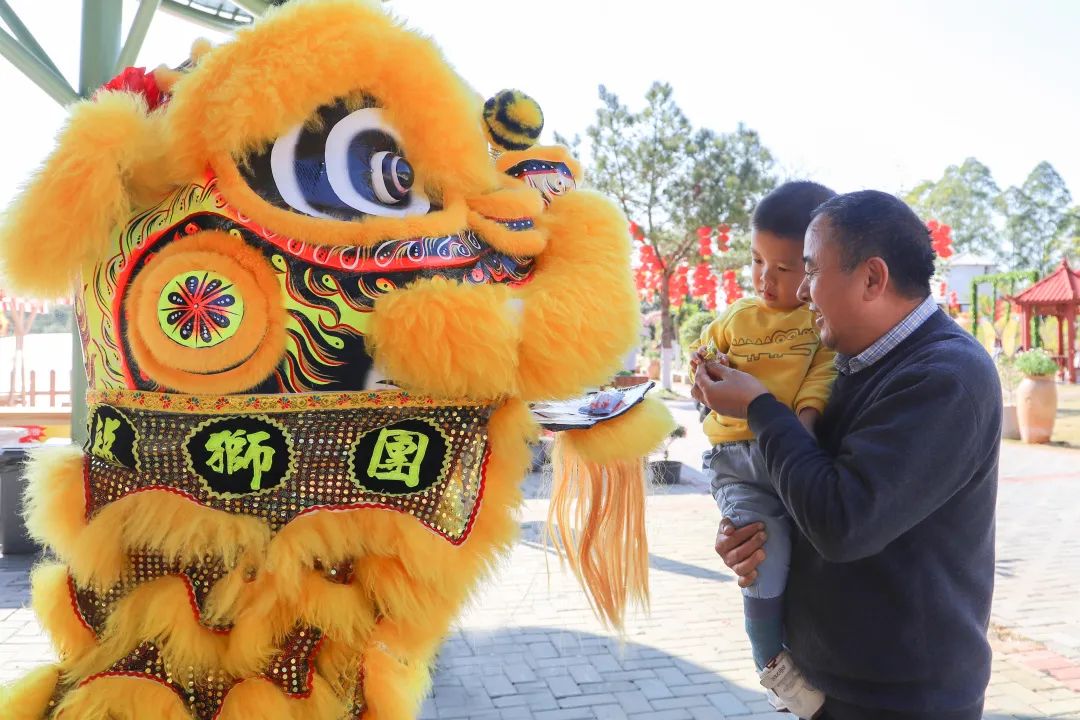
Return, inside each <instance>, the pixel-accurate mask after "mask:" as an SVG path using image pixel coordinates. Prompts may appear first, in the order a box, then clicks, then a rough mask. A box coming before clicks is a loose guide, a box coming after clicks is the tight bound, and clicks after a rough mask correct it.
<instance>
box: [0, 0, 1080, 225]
mask: <svg viewBox="0 0 1080 720" xmlns="http://www.w3.org/2000/svg"><path fill="white" fill-rule="evenodd" d="M10 4H11V5H12V7H13V8H14V9H15V10H16V12H18V13H19V14H20V16H21V17H22V18H23V20H24V22H25V24H26V25H27V26H28V27H29V28H30V30H31V32H33V33H34V34H35V35H36V36H37V38H38V40H39V41H40V42H41V44H42V45H43V46H44V47H45V48H46V50H47V51H49V53H50V55H52V57H53V58H54V60H55V61H56V62H57V64H58V65H59V66H60V68H61V70H62V71H64V72H65V74H67V76H68V78H69V79H70V80H71V81H72V83H73V84H74V83H75V81H76V79H77V78H76V77H75V76H76V67H77V48H78V37H79V16H80V7H81V2H80V0H10ZM136 6H137V3H136V2H135V1H134V0H125V15H126V18H127V19H128V20H130V18H131V17H132V16H133V15H134V11H135V8H136ZM386 6H387V7H388V8H389V9H390V10H392V11H393V12H395V13H396V14H397V15H398V16H399V17H402V18H403V19H405V20H406V21H407V22H408V23H409V24H410V25H411V26H412V27H415V28H417V29H420V30H422V31H423V32H425V33H426V34H428V35H431V36H432V37H434V38H435V40H436V41H437V43H438V44H439V45H440V46H441V47H442V48H443V51H444V53H445V54H446V56H447V58H448V59H449V61H450V62H451V64H453V65H454V66H455V67H456V68H457V70H458V71H459V73H460V74H461V75H462V76H463V77H464V78H465V79H466V80H467V81H468V82H469V83H470V84H471V85H472V86H473V87H475V88H476V89H477V90H478V91H479V92H481V93H482V94H484V95H485V96H490V95H492V94H494V93H495V92H497V91H498V90H500V89H503V88H507V87H514V88H518V89H521V90H523V91H525V92H527V93H528V94H530V95H532V96H533V97H534V98H536V99H537V100H538V101H539V102H540V104H541V106H542V107H543V109H544V113H545V117H546V121H547V124H546V129H545V135H546V137H545V138H544V139H545V140H548V141H550V140H551V134H552V132H553V131H558V132H559V133H561V134H563V135H567V136H572V135H574V134H575V133H578V134H582V135H584V130H585V128H586V127H587V126H588V125H589V123H590V122H591V121H592V120H593V118H594V116H595V112H596V108H597V107H598V105H599V100H598V97H597V88H598V86H599V85H600V84H603V85H606V86H607V88H608V89H609V90H611V91H614V92H615V93H617V94H618V95H619V96H620V98H621V99H622V100H623V101H624V102H625V103H627V104H629V105H630V106H631V107H632V108H636V107H639V106H640V105H641V103H642V102H643V98H644V93H645V90H646V89H647V88H648V86H649V85H650V84H651V83H652V82H654V81H656V80H661V81H666V82H669V83H671V84H672V85H673V87H674V89H675V98H676V101H677V102H678V103H679V104H680V105H681V107H682V108H683V110H684V111H685V112H686V114H687V116H688V117H689V119H690V121H691V122H692V123H693V124H694V125H696V126H701V127H710V128H712V129H714V130H716V131H718V132H725V131H731V130H734V129H735V128H736V126H737V125H738V123H740V122H741V123H744V124H745V125H747V126H748V127H751V128H753V129H755V130H757V131H758V132H759V133H760V134H761V138H762V141H763V142H764V144H765V145H766V146H767V147H768V148H769V149H770V150H771V151H772V152H773V154H774V156H775V157H776V159H777V161H778V163H779V166H780V170H781V173H782V174H783V175H784V176H785V177H800V178H809V179H813V180H816V181H818V182H822V183H825V184H827V185H829V186H831V187H832V188H833V189H835V190H838V191H841V192H844V191H851V190H857V189H861V188H869V187H872V188H877V189H881V190H886V191H890V192H901V191H904V190H907V189H910V188H911V187H913V186H914V185H916V184H917V183H919V182H920V181H922V180H927V179H937V178H939V177H940V176H941V174H942V172H943V171H944V169H945V168H946V166H948V165H951V164H959V163H961V162H963V160H964V159H965V158H966V157H969V156H974V157H976V158H978V159H979V160H981V161H982V162H983V163H985V164H986V165H988V166H989V167H990V169H991V171H992V172H993V174H994V177H995V179H996V180H997V182H998V184H999V185H1000V186H1001V187H1002V188H1005V187H1008V186H1010V185H1018V184H1020V183H1022V182H1023V180H1024V178H1025V177H1026V176H1027V174H1028V173H1029V172H1030V171H1031V169H1032V168H1034V167H1035V165H1036V164H1037V163H1039V162H1041V161H1043V160H1046V161H1049V162H1050V163H1052V164H1053V165H1054V167H1055V168H1056V169H1057V170H1058V172H1059V173H1060V174H1061V175H1062V176H1063V177H1064V178H1065V181H1066V183H1067V184H1068V185H1069V187H1070V189H1071V190H1072V192H1073V195H1074V200H1075V201H1076V202H1080V139H1078V137H1080V135H1078V133H1080V82H1078V80H1077V71H1078V70H1080V43H1077V42H1076V40H1075V38H1076V36H1077V31H1078V30H1080V2H1076V1H1075V0H978V1H976V0H934V1H932V0H903V1H901V0H875V1H873V2H867V1H866V0H860V1H856V0H816V1H815V2H806V1H805V0H739V1H738V2H732V1H729V0H549V2H547V3H536V2H534V1H529V2H526V1H525V0H456V1H450V0H390V1H389V2H387V3H386ZM196 37H209V38H210V39H212V40H214V41H222V40H224V36H222V35H219V34H215V33H212V32H210V31H207V30H205V29H204V28H201V27H197V26H195V25H192V24H191V23H189V22H186V21H184V20H180V19H177V18H174V17H172V16H169V15H166V14H164V13H160V12H159V13H158V15H157V16H156V18H155V20H154V23H153V24H152V26H151V29H150V34H149V37H148V38H147V41H146V44H145V45H144V47H143V51H142V53H141V54H140V57H139V61H138V64H142V65H146V66H149V67H154V66H156V65H158V64H160V63H166V64H169V65H176V64H178V63H179V62H181V61H182V60H183V59H184V58H185V57H186V56H187V50H188V48H189V47H190V45H191V42H192V40H194V39H195V38H196ZM0 89H2V92H3V95H4V96H5V106H6V107H7V108H8V111H7V112H6V113H5V118H4V121H3V127H4V130H5V131H6V132H5V133H4V141H3V146H2V147H3V162H2V163H0V204H2V203H3V200H4V198H8V197H11V196H12V194H13V193H14V192H15V191H16V188H17V187H18V185H19V184H20V183H21V182H23V181H24V180H25V179H26V178H27V177H28V176H29V174H30V173H31V172H32V171H33V169H34V168H35V167H36V166H37V165H38V164H39V163H40V162H41V161H42V160H43V159H44V157H45V155H46V154H47V153H48V152H49V150H50V148H51V146H52V143H53V138H54V136H55V134H56V132H57V130H58V129H59V128H60V126H61V124H62V122H63V118H64V112H63V110H62V109H61V108H60V107H59V106H58V105H56V103H55V102H54V101H53V100H51V99H50V98H48V97H47V96H46V95H45V94H44V93H42V92H41V91H40V90H38V89H37V88H36V87H35V86H34V85H33V84H32V83H31V82H30V81H29V80H27V79H26V78H24V77H22V75H20V74H19V73H18V71H16V70H15V69H14V68H12V67H11V66H10V65H8V64H7V63H6V62H3V61H2V60H0Z"/></svg>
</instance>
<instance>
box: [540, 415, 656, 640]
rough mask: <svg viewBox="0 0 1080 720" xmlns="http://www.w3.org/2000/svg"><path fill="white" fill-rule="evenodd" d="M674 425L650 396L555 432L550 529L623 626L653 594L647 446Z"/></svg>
mask: <svg viewBox="0 0 1080 720" xmlns="http://www.w3.org/2000/svg"><path fill="white" fill-rule="evenodd" d="M674 427H675V421H674V420H673V419H672V417H671V413H670V412H668V410H667V408H666V407H664V405H663V403H661V402H659V401H657V400H653V399H651V398H650V399H647V400H645V401H644V402H642V403H641V404H640V405H638V406H637V407H635V408H633V409H631V410H629V411H628V412H626V413H625V414H624V415H622V416H621V417H618V418H615V419H614V420H609V421H607V422H603V423H600V424H598V425H596V426H594V427H593V428H590V429H588V430H571V431H567V432H561V433H558V434H557V435H556V439H555V446H554V450H553V458H552V459H553V463H552V465H553V481H552V491H551V504H550V505H549V508H548V525H547V529H548V536H549V537H551V538H554V539H555V540H556V541H557V542H556V543H555V547H556V551H557V552H558V553H559V556H560V558H561V559H565V560H566V562H567V564H568V565H569V566H570V570H571V571H572V572H573V573H574V575H575V576H576V577H577V579H578V581H579V582H580V583H581V584H582V586H583V587H584V588H585V590H586V594H587V595H588V597H589V601H590V603H591V604H592V606H593V609H594V610H595V611H596V613H597V615H598V616H599V617H600V619H601V620H602V621H603V622H605V623H606V624H608V625H610V626H611V627H614V628H616V629H619V630H621V629H622V626H623V618H624V615H625V611H626V607H627V605H628V604H629V603H630V602H634V603H636V604H638V605H640V606H641V607H645V606H647V605H648V600H649V549H648V544H647V541H646V538H645V490H646V485H647V482H646V479H645V467H644V461H643V458H642V457H641V456H640V455H639V454H640V453H641V451H642V449H649V450H651V449H652V448H654V447H656V446H657V445H658V444H660V442H661V441H662V440H663V439H664V438H665V437H666V436H667V435H668V433H670V432H671V430H672V429H674Z"/></svg>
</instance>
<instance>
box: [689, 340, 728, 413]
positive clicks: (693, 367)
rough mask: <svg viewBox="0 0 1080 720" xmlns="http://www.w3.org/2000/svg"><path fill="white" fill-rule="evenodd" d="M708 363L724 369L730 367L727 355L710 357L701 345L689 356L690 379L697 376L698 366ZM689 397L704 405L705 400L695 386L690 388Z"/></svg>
mask: <svg viewBox="0 0 1080 720" xmlns="http://www.w3.org/2000/svg"><path fill="white" fill-rule="evenodd" d="M709 363H719V364H721V365H723V366H724V367H731V361H730V360H728V356H727V355H725V354H724V353H716V354H715V355H711V357H710V352H709V348H708V347H707V346H705V345H702V346H701V347H699V348H698V349H697V350H695V351H694V353H693V355H691V356H690V377H694V376H695V375H697V371H698V368H699V367H700V366H702V365H708V364H709ZM690 397H692V398H694V399H695V400H697V401H698V402H699V403H705V399H704V398H703V397H702V395H701V390H699V389H698V386H697V385H696V384H695V385H691V386H690Z"/></svg>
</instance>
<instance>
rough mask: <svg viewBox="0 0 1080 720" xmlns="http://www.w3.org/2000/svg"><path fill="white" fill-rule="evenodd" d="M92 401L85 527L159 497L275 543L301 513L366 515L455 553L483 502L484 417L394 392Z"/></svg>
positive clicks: (472, 409)
mask: <svg viewBox="0 0 1080 720" xmlns="http://www.w3.org/2000/svg"><path fill="white" fill-rule="evenodd" d="M105 399H108V400H113V401H114V403H115V404H114V403H109V404H100V401H101V400H105ZM90 400H91V401H92V402H94V401H99V404H92V405H91V407H90V416H89V417H90V419H89V440H88V442H87V483H88V488H87V490H88V497H89V506H88V508H87V513H88V515H89V516H93V515H94V513H96V512H97V511H99V510H100V509H101V508H102V507H104V506H105V505H107V504H109V503H111V502H115V501H116V500H119V499H120V498H122V497H124V496H126V495H130V494H132V493H135V492H139V491H142V490H149V489H165V490H169V491H171V492H175V493H179V494H182V495H184V496H186V497H188V498H190V499H191V500H193V501H194V502H197V503H199V504H201V505H205V506H207V507H212V508H216V509H219V510H224V511H226V512H230V513H236V514H242V515H253V516H257V517H260V518H263V519H264V520H266V522H267V523H268V524H269V525H270V527H271V530H272V531H273V532H276V531H278V530H280V529H281V528H282V527H284V526H285V525H286V524H288V523H289V522H290V521H291V520H292V519H293V518H295V517H297V516H298V515H301V514H304V513H308V512H315V511H318V510H346V509H353V508H362V507H373V508H387V509H391V510H396V511H399V512H403V513H407V514H409V515H412V516H413V517H415V518H416V519H417V520H419V521H420V522H422V523H424V524H425V525H426V526H428V527H429V528H431V529H432V530H434V531H435V532H437V533H438V534H440V535H442V536H443V537H445V538H446V539H447V540H449V541H450V542H452V543H454V544H458V543H461V542H463V541H464V540H465V538H466V537H467V536H468V532H469V528H470V527H471V525H472V521H473V517H474V515H475V513H476V510H477V507H478V506H479V502H480V498H481V495H482V493H483V479H484V468H485V461H486V457H487V450H488V448H487V443H488V437H487V423H488V420H489V418H490V416H491V412H492V410H493V407H492V406H482V405H468V404H454V405H441V404H438V403H436V402H434V401H432V400H430V399H417V398H412V397H410V396H408V395H406V394H404V393H400V392H389V393H363V394H345V395H333V396H316V397H306V396H301V397H300V398H290V397H289V396H273V397H271V396H236V397H232V396H226V397H221V398H199V397H194V396H167V395H166V396H163V395H160V394H157V395H155V394H150V393H147V394H140V393H123V394H118V393H115V392H114V393H111V394H110V395H109V397H107V398H106V397H105V396H103V395H102V394H101V393H96V394H94V395H92V396H91V398H90Z"/></svg>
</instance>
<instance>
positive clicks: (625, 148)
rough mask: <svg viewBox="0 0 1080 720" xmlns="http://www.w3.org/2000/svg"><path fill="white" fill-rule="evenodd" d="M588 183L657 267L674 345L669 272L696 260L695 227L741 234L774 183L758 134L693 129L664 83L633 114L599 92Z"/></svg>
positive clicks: (668, 338) (664, 322) (666, 340)
mask: <svg viewBox="0 0 1080 720" xmlns="http://www.w3.org/2000/svg"><path fill="white" fill-rule="evenodd" d="M586 135H587V137H588V139H589V141H590V144H591V157H592V168H591V170H590V173H589V178H590V183H591V184H592V186H593V187H594V188H596V189H597V190H599V191H600V192H603V193H605V194H607V195H609V196H611V197H612V198H614V199H615V201H616V202H617V203H618V204H619V205H620V207H622V209H623V211H624V212H625V213H626V215H627V217H629V218H630V219H631V220H632V221H634V222H636V223H637V224H638V225H640V226H641V227H642V229H643V230H644V232H645V237H646V241H647V242H648V243H649V244H651V245H652V246H653V248H654V249H655V250H656V255H657V257H658V258H659V259H660V261H661V263H662V264H663V267H664V270H663V274H662V276H661V283H660V292H659V309H660V312H661V342H662V343H663V344H664V345H670V344H672V343H673V342H674V341H675V327H674V322H673V319H672V317H671V311H670V305H669V300H668V286H669V280H670V277H671V274H672V273H673V272H674V271H675V268H676V267H677V266H678V265H679V263H680V262H690V263H691V264H693V262H695V261H696V256H697V246H698V242H697V234H696V230H697V228H698V227H701V226H703V225H707V226H710V227H713V226H716V225H718V224H720V223H727V224H728V225H730V226H731V227H732V229H733V230H736V231H737V230H744V231H745V229H746V225H747V223H748V221H749V216H750V212H751V210H752V209H753V206H754V204H755V203H757V201H758V200H759V199H760V198H761V196H762V195H764V194H765V193H767V192H768V191H769V190H770V189H772V187H773V186H774V185H775V178H774V177H773V166H774V161H773V157H772V154H771V153H770V152H769V151H768V149H766V148H765V147H764V145H762V143H761V138H760V137H759V136H758V134H757V133H756V132H754V131H753V130H750V129H748V128H746V127H743V126H741V125H740V126H739V127H738V128H737V129H736V130H735V131H734V132H732V133H717V132H715V131H713V130H709V129H705V128H702V129H695V128H694V127H693V126H692V125H691V124H690V121H689V120H687V118H686V116H685V115H684V114H683V112H682V110H681V109H680V108H679V106H678V104H677V103H676V102H675V98H674V90H673V89H672V87H671V85H669V84H667V83H660V82H657V83H653V85H652V86H651V87H650V88H649V90H648V92H646V94H645V106H644V107H643V108H642V109H641V110H637V111H632V110H631V109H630V108H629V107H627V106H626V105H624V104H623V103H622V102H621V101H620V100H619V98H618V97H617V96H616V95H615V94H614V93H612V92H609V91H608V90H607V88H605V87H603V86H601V87H600V108H599V109H598V110H597V112H596V120H595V121H594V123H593V124H592V125H590V126H589V128H588V129H587V130H586Z"/></svg>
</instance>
